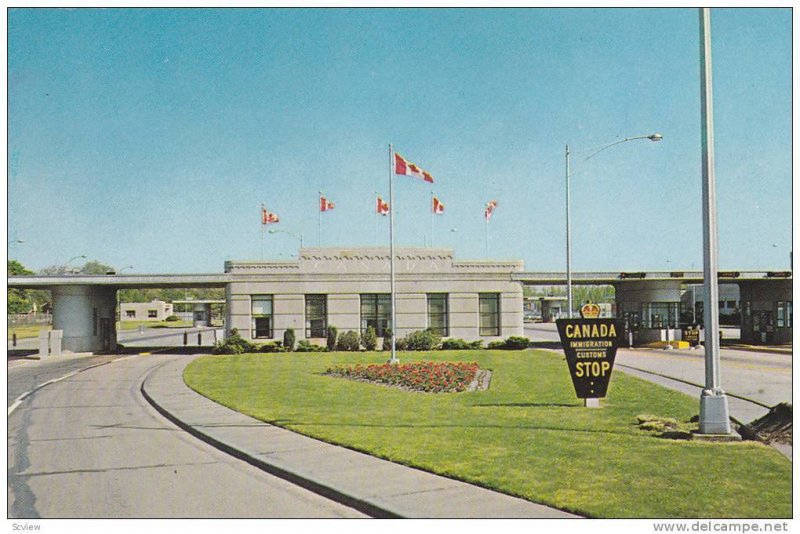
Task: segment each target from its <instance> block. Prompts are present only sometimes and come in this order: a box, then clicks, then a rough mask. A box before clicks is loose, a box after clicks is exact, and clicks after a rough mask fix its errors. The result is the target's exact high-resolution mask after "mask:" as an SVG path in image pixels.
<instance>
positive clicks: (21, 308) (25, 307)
mask: <svg viewBox="0 0 800 534" xmlns="http://www.w3.org/2000/svg"><path fill="white" fill-rule="evenodd" d="M8 274H9V276H15V275H21V274H33V271H29V270H28V269H26V268H25V266H24V265H22V264H21V263H20V262H18V261H16V260H8ZM32 305H33V304H32V302H31V299H30V292H29V291H26V290H24V289H9V290H8V313H9V314H17V313H28V312H29V311H31V307H32Z"/></svg>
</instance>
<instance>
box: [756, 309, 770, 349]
mask: <svg viewBox="0 0 800 534" xmlns="http://www.w3.org/2000/svg"><path fill="white" fill-rule="evenodd" d="M774 337H775V323H774V322H773V318H772V312H771V311H760V310H756V311H754V312H753V340H752V341H755V342H756V343H765V344H767V345H771V344H772V342H773V340H774Z"/></svg>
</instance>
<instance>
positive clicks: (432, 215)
mask: <svg viewBox="0 0 800 534" xmlns="http://www.w3.org/2000/svg"><path fill="white" fill-rule="evenodd" d="M435 216H436V214H435V213H434V212H433V188H431V248H433V218H434V217H435Z"/></svg>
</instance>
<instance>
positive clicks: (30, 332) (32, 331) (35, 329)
mask: <svg viewBox="0 0 800 534" xmlns="http://www.w3.org/2000/svg"><path fill="white" fill-rule="evenodd" d="M51 328H53V327H52V326H51V325H49V324H31V325H24V326H9V327H8V339H11V338H12V337H13V335H14V334H17V339H26V338H32V337H39V332H40V331H42V330H50V329H51Z"/></svg>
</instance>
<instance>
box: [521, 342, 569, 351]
mask: <svg viewBox="0 0 800 534" xmlns="http://www.w3.org/2000/svg"><path fill="white" fill-rule="evenodd" d="M528 348H531V349H553V350H561V342H560V341H531V342H530V343H529V344H528Z"/></svg>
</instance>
